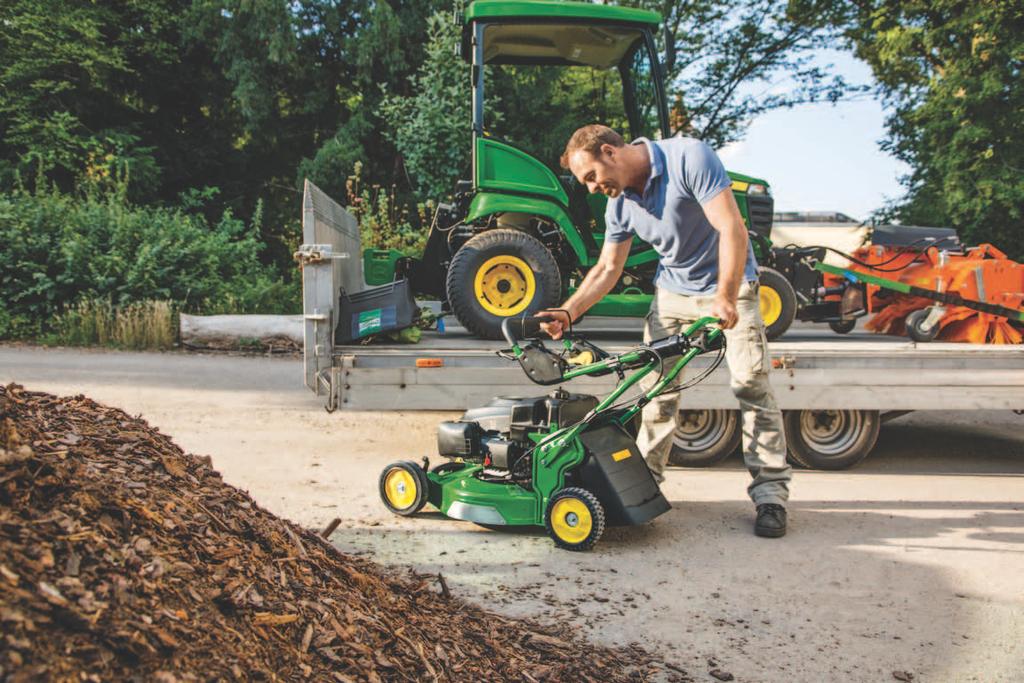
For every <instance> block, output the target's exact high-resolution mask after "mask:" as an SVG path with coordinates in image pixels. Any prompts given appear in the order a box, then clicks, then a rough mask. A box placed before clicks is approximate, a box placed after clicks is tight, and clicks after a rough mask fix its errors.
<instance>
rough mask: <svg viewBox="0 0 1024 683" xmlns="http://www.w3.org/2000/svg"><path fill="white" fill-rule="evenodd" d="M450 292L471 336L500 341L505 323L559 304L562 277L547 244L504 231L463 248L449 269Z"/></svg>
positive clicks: (480, 237) (475, 239) (447, 287)
mask: <svg viewBox="0 0 1024 683" xmlns="http://www.w3.org/2000/svg"><path fill="white" fill-rule="evenodd" d="M445 291H446V293H447V295H448V303H449V304H451V307H452V312H454V313H455V317H456V318H458V319H459V322H460V323H462V324H463V325H464V326H465V328H466V329H467V330H469V331H470V332H472V333H473V334H475V335H476V336H478V337H481V338H483V339H501V338H502V336H501V323H502V321H503V320H504V319H505V318H508V317H511V316H514V315H517V316H518V315H529V314H531V313H534V312H536V311H539V310H541V309H544V308H550V307H552V306H556V305H557V304H558V302H559V297H560V296H561V294H562V276H561V273H560V272H559V270H558V262H557V261H555V257H554V256H553V255H552V254H551V252H550V251H549V250H548V248H547V247H545V246H544V243H543V242H541V241H540V240H538V239H537V238H536V237H534V236H533V235H530V234H527V233H525V232H521V231H519V230H511V229H507V228H499V229H495V230H488V231H487V232H484V233H481V234H479V235H477V236H476V237H473V238H472V239H470V240H469V241H468V242H466V243H465V244H464V245H462V248H461V249H459V250H458V252H456V254H455V257H454V258H452V263H451V266H449V268H448V277H447V279H446V281H445Z"/></svg>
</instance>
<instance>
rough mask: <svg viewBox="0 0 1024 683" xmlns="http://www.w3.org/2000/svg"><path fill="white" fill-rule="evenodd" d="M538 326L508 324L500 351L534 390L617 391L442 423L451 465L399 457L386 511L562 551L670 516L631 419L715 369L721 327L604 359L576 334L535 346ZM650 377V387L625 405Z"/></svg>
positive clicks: (523, 401)
mask: <svg viewBox="0 0 1024 683" xmlns="http://www.w3.org/2000/svg"><path fill="white" fill-rule="evenodd" d="M543 320H545V319H544V318H538V317H520V318H505V320H504V321H503V323H502V331H503V334H504V336H505V338H506V339H507V340H508V343H509V345H510V346H511V349H509V350H508V351H504V352H499V353H501V354H502V355H504V356H505V357H508V358H509V359H514V360H517V361H518V362H519V363H520V365H521V366H522V368H523V371H524V372H525V373H526V375H527V377H529V378H530V379H531V380H532V381H534V382H536V383H537V384H542V385H555V384H560V383H562V382H566V381H569V380H571V379H573V378H576V377H598V376H601V375H608V374H611V373H617V374H618V375H619V376H620V377H621V378H622V379H621V381H620V382H619V384H618V386H617V387H616V388H615V389H614V390H613V391H612V392H611V393H610V394H609V395H608V396H607V397H605V398H604V399H603V400H598V399H597V397H595V396H589V395H585V394H573V393H569V392H567V391H564V390H563V389H562V388H561V387H559V388H558V389H557V390H555V391H553V392H551V393H550V394H548V395H547V396H539V397H534V398H518V397H517V398H495V399H493V400H492V401H491V402H490V403H488V404H487V405H486V406H483V407H481V408H474V409H471V410H468V411H466V413H465V414H464V415H463V416H462V418H461V419H459V420H458V421H454V422H442V423H441V424H440V425H439V427H438V431H437V444H438V451H439V453H440V455H441V456H442V457H445V458H447V461H446V462H444V463H442V464H440V465H437V466H436V467H434V468H432V469H431V468H430V463H429V460H428V459H424V463H423V465H422V466H421V465H420V464H418V463H416V462H413V461H408V460H404V461H400V462H396V463H393V464H391V465H389V466H387V467H386V468H384V471H383V472H381V475H380V496H381V499H382V500H383V502H384V505H385V506H387V508H388V509H389V510H391V511H392V512H394V513H395V514H398V515H403V516H404V515H413V514H415V513H416V512H418V511H419V510H420V509H422V508H423V506H424V505H425V504H426V503H428V502H429V503H430V504H431V505H433V506H434V507H436V508H437V509H438V510H440V511H441V512H442V513H444V514H445V515H447V516H448V517H452V518H455V519H462V520H468V521H471V522H476V523H478V524H481V525H484V526H504V525H508V526H543V527H544V528H545V529H546V530H547V532H548V535H549V536H550V537H551V538H552V540H554V542H555V544H557V545H558V546H560V547H562V548H566V549H568V550H588V549H590V548H591V547H593V545H594V544H595V543H597V541H598V539H600V538H601V534H602V532H603V531H604V529H605V526H606V525H609V526H617V525H636V524H643V523H644V522H647V521H649V520H651V519H653V518H655V517H657V516H658V515H660V514H662V513H664V512H666V511H668V510H669V509H670V507H671V506H670V505H669V503H668V501H667V500H665V497H664V496H663V495H662V493H661V489H660V488H659V487H658V484H657V483H656V482H655V480H654V477H653V476H651V472H650V470H649V469H647V464H646V462H644V459H643V457H642V456H641V454H640V452H639V451H638V450H637V447H636V434H637V429H638V419H639V416H640V411H641V409H642V408H643V406H644V405H646V404H647V403H649V402H650V401H651V400H653V399H654V398H655V397H656V396H658V395H659V394H661V393H664V392H667V391H679V390H681V389H684V388H686V387H687V386H692V385H693V384H695V383H696V382H699V381H700V380H701V379H703V378H704V377H707V376H708V375H709V374H710V373H711V372H713V371H714V369H715V368H716V367H717V366H718V364H719V363H721V361H722V357H723V355H724V352H725V337H724V335H723V334H722V331H721V329H719V328H718V327H715V326H714V323H717V321H716V320H715V319H714V318H701V319H700V320H698V321H697V322H695V323H693V324H692V325H690V326H689V327H688V328H687V329H686V330H685V331H684V332H683V333H681V334H676V335H672V336H670V337H666V338H665V339H659V340H657V341H653V342H651V343H650V344H644V345H640V346H637V347H636V348H633V349H630V350H628V351H625V352H623V353H619V354H616V355H609V354H608V353H606V352H605V351H603V350H602V349H600V348H599V347H597V346H595V345H594V344H592V343H590V342H588V341H586V340H584V339H582V338H579V337H575V336H574V335H573V334H572V331H571V330H570V331H569V334H568V335H567V337H566V339H565V340H564V341H563V348H562V349H561V352H559V353H555V352H554V351H552V350H549V349H548V348H546V347H545V345H544V342H543V341H541V339H540V337H539V330H540V322H541V321H543ZM703 353H715V354H716V357H715V360H714V362H712V363H711V364H710V365H709V366H708V367H707V368H705V369H704V370H703V371H702V372H701V373H700V374H699V375H698V376H697V377H696V378H694V379H693V380H690V381H689V382H688V383H687V384H685V385H682V386H680V385H675V384H674V383H673V380H675V379H676V377H677V376H678V375H679V373H680V372H682V370H683V368H684V367H685V366H686V365H687V364H688V363H689V362H690V361H691V360H693V359H694V358H695V357H697V356H698V355H700V354H703ZM669 359H672V361H671V362H672V363H673V364H672V365H671V367H669V364H668V363H666V361H669ZM654 372H657V373H658V379H657V381H655V382H654V383H653V385H652V386H651V388H650V389H649V390H647V391H646V392H643V391H641V392H640V393H639V395H637V396H635V397H634V398H632V399H625V400H623V399H622V397H623V395H624V394H625V393H626V392H628V391H630V389H631V388H633V387H634V386H635V385H636V384H637V382H639V381H640V380H641V379H642V378H644V377H645V376H647V375H650V374H651V373H654ZM626 373H632V374H629V375H628V376H627V374H626Z"/></svg>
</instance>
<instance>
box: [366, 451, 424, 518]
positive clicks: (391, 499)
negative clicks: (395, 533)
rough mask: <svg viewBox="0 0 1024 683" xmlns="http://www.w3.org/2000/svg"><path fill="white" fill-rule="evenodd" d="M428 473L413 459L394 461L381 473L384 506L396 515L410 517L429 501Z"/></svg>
mask: <svg viewBox="0 0 1024 683" xmlns="http://www.w3.org/2000/svg"><path fill="white" fill-rule="evenodd" d="M428 486H430V484H429V482H428V481H427V473H426V472H424V471H423V468H422V467H420V466H419V465H418V464H416V463H414V462H412V461H411V460H401V461H399V462H394V463H391V464H390V465H388V466H387V467H385V468H384V471H383V472H381V473H380V481H379V482H378V489H379V491H380V499H381V500H382V501H383V502H384V506H385V507H386V508H387V509H388V510H391V511H392V512H393V513H395V514H396V515H401V516H402V517H408V516H409V515H414V514H416V513H417V512H419V511H420V510H421V509H422V508H423V506H424V505H425V504H426V502H427V487H428Z"/></svg>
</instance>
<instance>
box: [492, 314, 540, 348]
mask: <svg viewBox="0 0 1024 683" xmlns="http://www.w3.org/2000/svg"><path fill="white" fill-rule="evenodd" d="M550 321H551V318H542V317H538V316H523V317H520V318H505V319H504V320H503V321H502V322H501V333H502V335H504V337H505V341H507V342H508V343H509V344H511V345H513V346H515V343H516V342H517V341H519V340H520V339H534V338H536V337H537V336H538V335H539V334H540V332H541V329H540V325H541V323H546V322H550Z"/></svg>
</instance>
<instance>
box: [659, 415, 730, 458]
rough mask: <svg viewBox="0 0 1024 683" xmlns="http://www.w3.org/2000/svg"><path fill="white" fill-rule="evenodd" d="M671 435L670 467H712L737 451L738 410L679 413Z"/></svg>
mask: <svg viewBox="0 0 1024 683" xmlns="http://www.w3.org/2000/svg"><path fill="white" fill-rule="evenodd" d="M676 424H677V427H676V431H675V433H674V434H673V435H672V450H671V451H670V452H669V456H668V461H669V464H670V465H676V466H677V467H711V466H712V465H717V464H718V463H720V462H722V461H723V460H725V459H726V458H728V457H729V456H730V455H732V454H733V453H735V452H736V449H738V448H739V445H740V439H741V437H742V435H743V434H742V432H743V430H741V429H740V412H739V411H738V410H726V409H716V410H708V409H704V410H680V411H679V415H678V416H677V418H676Z"/></svg>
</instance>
